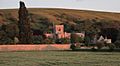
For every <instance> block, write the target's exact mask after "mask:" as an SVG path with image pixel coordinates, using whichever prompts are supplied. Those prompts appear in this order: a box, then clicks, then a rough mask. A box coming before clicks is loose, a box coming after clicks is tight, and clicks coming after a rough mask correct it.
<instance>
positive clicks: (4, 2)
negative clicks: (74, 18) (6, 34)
mask: <svg viewBox="0 0 120 66" xmlns="http://www.w3.org/2000/svg"><path fill="white" fill-rule="evenodd" d="M19 1H20V0H0V9H7V8H19ZM23 1H24V2H25V4H26V6H27V7H29V8H66V9H67V8H68V9H79V10H81V9H82V10H96V11H108V12H118V13H120V0H23Z"/></svg>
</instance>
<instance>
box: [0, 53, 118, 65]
mask: <svg viewBox="0 0 120 66" xmlns="http://www.w3.org/2000/svg"><path fill="white" fill-rule="evenodd" d="M0 66H120V52H81V51H25V52H24V51H23V52H0Z"/></svg>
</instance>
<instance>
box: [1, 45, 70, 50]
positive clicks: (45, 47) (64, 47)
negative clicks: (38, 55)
mask: <svg viewBox="0 0 120 66" xmlns="http://www.w3.org/2000/svg"><path fill="white" fill-rule="evenodd" d="M31 50H38V51H39V50H70V44H41V45H20V44H19V45H0V51H31Z"/></svg>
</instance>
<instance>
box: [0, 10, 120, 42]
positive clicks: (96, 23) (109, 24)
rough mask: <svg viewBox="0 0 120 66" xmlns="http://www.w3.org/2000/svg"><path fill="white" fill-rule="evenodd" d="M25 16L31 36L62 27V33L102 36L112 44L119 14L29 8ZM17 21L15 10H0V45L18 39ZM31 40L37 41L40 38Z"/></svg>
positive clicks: (119, 22) (118, 25) (119, 20)
mask: <svg viewBox="0 0 120 66" xmlns="http://www.w3.org/2000/svg"><path fill="white" fill-rule="evenodd" d="M28 12H29V18H30V22H31V30H32V31H33V34H41V35H43V34H44V33H46V32H47V33H51V32H53V24H62V25H64V27H65V31H66V32H81V31H85V32H87V33H99V32H102V34H105V35H108V36H109V35H110V36H111V35H113V36H114V37H115V40H116V36H117V35H118V29H119V28H120V13H111V12H97V11H87V10H72V9H53V8H52V9H50V8H40V9H39V8H30V9H28ZM18 17H19V16H18V10H17V9H1V10H0V43H4V44H5V43H12V42H13V40H14V37H15V36H17V37H18V36H19V29H18V21H19V19H18ZM103 28H104V29H103ZM105 28H110V29H105ZM111 28H112V29H111ZM116 29H117V30H116ZM106 30H107V31H106ZM115 31H116V32H115ZM34 38H35V40H37V39H38V41H40V39H41V38H42V37H40V36H38V37H34ZM6 41H7V42H6ZM33 41H34V40H33Z"/></svg>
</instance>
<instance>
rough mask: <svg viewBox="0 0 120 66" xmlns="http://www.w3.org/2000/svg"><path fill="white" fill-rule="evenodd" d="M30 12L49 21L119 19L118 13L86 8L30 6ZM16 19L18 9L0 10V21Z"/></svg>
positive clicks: (119, 14)
mask: <svg viewBox="0 0 120 66" xmlns="http://www.w3.org/2000/svg"><path fill="white" fill-rule="evenodd" d="M28 10H29V13H30V14H33V15H34V16H35V17H33V19H34V18H40V17H43V18H48V20H49V21H51V22H57V23H61V22H67V21H68V22H74V20H77V19H81V20H86V19H90V20H92V19H97V20H101V19H105V20H115V21H120V13H110V12H97V11H87V10H72V9H52V8H51V9H50V8H41V9H38V8H31V9H28ZM12 19H13V20H18V10H16V9H3V10H0V23H3V22H8V21H11V20H12Z"/></svg>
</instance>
